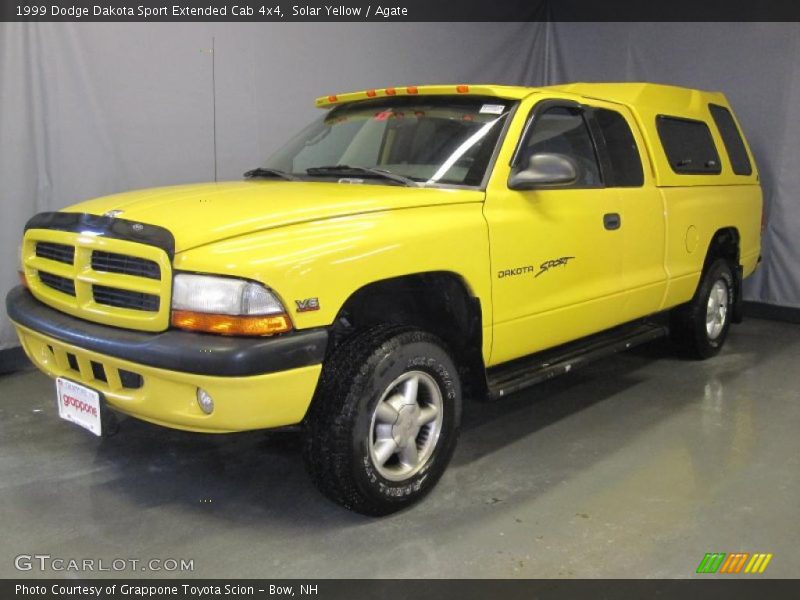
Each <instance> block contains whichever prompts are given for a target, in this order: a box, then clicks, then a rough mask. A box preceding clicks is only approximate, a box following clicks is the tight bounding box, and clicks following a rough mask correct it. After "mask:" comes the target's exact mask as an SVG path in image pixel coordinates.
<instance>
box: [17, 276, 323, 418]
mask: <svg viewBox="0 0 800 600" xmlns="http://www.w3.org/2000/svg"><path fill="white" fill-rule="evenodd" d="M6 308H7V311H8V315H9V317H10V318H11V320H12V321H13V322H14V324H15V326H16V329H17V333H18V335H19V338H20V341H21V343H22V346H23V348H24V349H25V352H26V353H27V355H28V357H29V358H30V359H31V361H33V363H34V364H35V365H36V366H37V367H38V368H39V369H41V370H42V371H44V372H45V373H47V374H48V375H50V376H51V377H66V378H68V379H72V380H74V381H78V382H80V383H82V384H83V385H86V386H88V387H91V388H93V389H96V390H98V391H100V392H101V393H102V394H103V395H104V397H105V399H106V401H107V402H108V404H109V405H110V406H111V407H112V408H114V409H116V410H118V411H120V412H122V413H125V414H128V415H131V416H133V417H137V418H139V419H142V420H145V421H150V422H152V423H157V424H159V425H164V426H167V427H173V428H176V429H185V430H189V431H199V432H208V433H223V432H231V431H245V430H250V429H265V428H271V427H281V426H285V425H293V424H296V423H299V422H300V421H302V420H303V418H304V416H305V414H306V411H307V410H308V406H309V404H310V403H311V398H312V396H313V394H314V390H315V389H316V385H317V380H318V379H319V374H320V371H321V369H322V364H321V363H322V359H323V357H324V354H325V348H326V345H327V338H328V334H327V331H326V330H324V329H316V330H309V331H301V332H295V333H292V334H287V335H283V336H280V337H275V338H227V337H222V336H215V335H207V334H196V333H189V332H182V331H165V332H163V333H147V332H140V331H130V330H125V329H117V328H114V327H108V326H105V325H98V324H96V323H89V322H87V321H84V320H82V319H77V318H74V317H71V316H69V315H66V314H64V313H61V312H58V311H56V310H53V309H51V308H49V307H47V306H46V305H44V304H42V303H41V302H39V301H38V300H36V299H35V298H34V297H33V296H32V295H31V294H30V293H29V292H28V291H27V290H26V289H25V288H23V287H21V286H20V287H17V288H15V289H13V290H12V291H11V292H10V293H9V295H8V297H7V298H6ZM198 387H202V388H203V389H204V390H206V391H207V392H208V393H209V394H210V395H211V397H212V398H213V399H214V403H215V409H214V411H213V412H212V413H211V414H210V415H206V414H205V413H203V411H202V410H200V407H199V406H198V404H197V401H196V391H197V388H198Z"/></svg>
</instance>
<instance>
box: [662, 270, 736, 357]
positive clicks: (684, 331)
mask: <svg viewBox="0 0 800 600" xmlns="http://www.w3.org/2000/svg"><path fill="white" fill-rule="evenodd" d="M717 282H722V284H723V285H724V287H725V288H726V289H727V300H726V301H727V306H726V309H725V317H724V322H723V323H722V327H721V329H720V330H719V332H718V333H717V334H716V335H715V336H714V337H712V336H710V335H709V331H708V327H707V316H708V314H707V313H708V310H709V298H710V296H711V294H712V291H714V289H715V288H714V286H715V285H716V284H717ZM736 293H737V290H736V286H735V282H734V277H733V272H732V270H731V266H730V264H729V263H728V261H726V260H725V259H722V258H718V259H716V260H715V261H713V262H712V263H711V264H710V265H709V266H708V268H707V269H706V270H705V272H704V273H703V276H702V279H701V280H700V285H699V286H698V287H697V291H696V292H695V295H694V297H693V298H692V300H691V301H690V302H688V303H686V304H684V305H681V306H678V307H676V308H675V309H673V310H672V312H671V313H670V336H671V338H672V341H673V343H674V344H675V346H676V347H677V348H678V350H679V351H680V352H681V353H682V354H684V355H686V356H688V357H691V358H695V359H699V360H703V359H706V358H711V357H712V356H715V355H716V354H717V353H719V351H720V349H721V348H722V346H723V344H724V343H725V339H726V338H727V337H728V331H729V329H730V326H731V320H732V318H733V304H734V300H735V296H734V295H735V294H736Z"/></svg>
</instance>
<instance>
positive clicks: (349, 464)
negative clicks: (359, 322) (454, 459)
mask: <svg viewBox="0 0 800 600" xmlns="http://www.w3.org/2000/svg"><path fill="white" fill-rule="evenodd" d="M460 420H461V386H460V384H459V380H458V375H457V370H456V367H455V365H454V363H453V361H452V359H451V358H450V356H449V354H448V353H447V351H446V350H445V349H444V347H443V344H442V342H441V341H440V340H439V339H438V338H436V337H435V336H433V335H431V334H429V333H426V332H423V331H419V330H416V329H409V328H398V327H390V326H378V327H375V328H372V329H370V330H367V331H364V332H362V333H361V334H359V335H356V336H354V337H353V338H352V339H350V340H348V341H347V342H345V343H344V344H343V345H342V346H340V347H339V348H337V349H336V350H335V351H334V353H333V354H332V356H331V357H330V358H329V359H328V360H327V361H326V364H325V367H324V368H323V374H322V376H321V379H320V383H319V386H318V391H317V395H316V397H315V399H314V404H313V406H312V408H311V410H310V412H309V415H308V418H307V420H306V425H307V427H306V436H307V437H306V443H305V453H304V454H305V461H306V466H307V468H308V471H309V473H310V475H311V478H312V480H313V481H314V483H315V484H316V485H317V487H319V489H320V490H321V491H322V492H323V493H324V494H325V495H326V496H328V497H329V498H331V499H332V500H334V501H335V502H338V503H339V504H341V505H343V506H345V507H346V508H349V509H351V510H354V511H356V512H360V513H363V514H368V515H385V514H389V513H392V512H395V511H397V510H400V509H402V508H405V507H406V506H409V505H411V504H413V503H414V502H417V501H418V500H420V499H421V498H422V497H423V496H424V495H425V494H427V493H428V492H429V491H430V490H431V489H432V488H433V486H434V485H435V484H436V482H437V481H438V480H439V478H440V477H441V475H442V473H443V472H444V470H445V468H446V467H447V464H448V462H449V461H450V457H451V456H452V453H453V450H454V448H455V444H456V440H457V437H458V429H459V424H460Z"/></svg>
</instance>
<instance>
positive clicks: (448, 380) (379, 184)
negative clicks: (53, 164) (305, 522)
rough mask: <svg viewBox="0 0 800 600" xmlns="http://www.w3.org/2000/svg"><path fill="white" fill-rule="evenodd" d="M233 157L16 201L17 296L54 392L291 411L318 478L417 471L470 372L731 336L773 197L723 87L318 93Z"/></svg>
mask: <svg viewBox="0 0 800 600" xmlns="http://www.w3.org/2000/svg"><path fill="white" fill-rule="evenodd" d="M316 104H317V106H319V107H320V108H322V109H324V114H323V115H322V116H321V117H320V118H319V119H318V120H317V121H315V122H314V123H312V124H311V125H310V126H309V127H307V128H306V129H304V130H303V131H301V132H300V133H299V134H298V135H297V136H296V137H295V138H294V139H292V140H290V141H289V142H288V143H287V144H286V145H285V146H284V147H283V148H282V149H280V150H279V151H278V152H276V153H275V154H274V155H273V156H272V157H271V158H269V159H268V160H267V161H266V162H265V163H264V164H263V165H262V166H260V167H258V168H255V169H253V170H251V171H248V172H247V173H245V176H244V180H242V181H234V182H227V183H207V184H202V185H185V186H177V187H165V188H159V189H151V190H143V191H134V192H127V193H122V194H116V195H113V196H108V197H104V198H99V199H96V200H90V201H87V202H83V203H81V204H77V205H75V206H71V207H69V208H66V209H64V210H61V211H58V212H49V213H41V214H38V215H36V216H34V217H33V218H31V219H30V221H29V222H28V223H27V226H26V229H25V233H24V237H23V242H22V248H21V266H20V276H21V280H22V285H20V286H19V287H17V288H15V289H14V290H12V291H11V293H10V294H9V295H8V297H7V302H6V304H7V309H8V314H9V316H10V318H11V319H12V321H13V322H14V323H15V325H16V328H17V331H18V333H19V338H20V340H21V343H22V345H23V347H24V348H25V350H26V352H27V354H28V356H29V357H30V359H31V360H32V361H33V362H34V363H35V364H36V365H37V366H38V367H39V368H40V369H41V370H42V371H44V372H45V373H47V374H49V375H50V376H52V377H54V378H56V388H57V398H58V411H59V415H60V416H61V417H63V418H64V419H66V420H69V421H72V422H74V423H76V424H78V425H81V426H82V427H84V428H86V429H88V430H90V431H92V432H93V433H95V434H96V435H103V434H106V433H108V432H109V431H110V430H111V429H113V428H114V414H115V413H117V412H118V413H123V414H127V415H130V416H133V417H136V418H139V419H143V420H145V421H149V422H151V423H156V424H159V425H163V426H166V427H174V428H179V429H185V430H190V431H197V432H233V431H242V430H251V429H265V428H276V427H285V426H297V425H299V426H301V428H302V430H303V431H304V432H305V439H306V442H305V450H304V454H305V459H306V463H307V465H308V470H309V473H310V474H311V477H312V478H313V480H314V482H315V483H316V484H317V485H318V486H319V488H320V489H321V490H322V491H323V492H324V493H325V494H326V495H327V496H328V497H330V498H331V499H333V500H335V501H336V502H339V503H340V504H342V505H344V506H346V507H347V508H350V509H352V510H356V511H359V512H362V513H366V514H372V515H382V514H388V513H391V512H393V511H396V510H398V509H401V508H403V507H405V506H408V505H409V504H411V503H413V502H415V501H416V500H418V499H420V498H421V497H422V496H424V495H425V494H426V493H427V492H428V491H430V489H431V488H432V487H433V486H434V485H435V483H436V482H437V480H438V479H439V477H440V476H441V475H442V473H443V471H444V469H445V467H446V466H447V464H448V462H449V460H450V457H451V455H452V453H453V450H454V447H455V444H456V439H457V437H458V431H459V423H460V418H461V411H462V397H463V396H469V397H476V398H499V397H502V396H504V395H507V394H509V393H512V392H514V391H516V390H519V389H521V388H523V387H525V386H529V385H532V384H534V383H537V382H539V381H542V380H543V379H547V378H549V377H553V376H555V375H558V374H561V373H565V372H568V371H570V370H572V369H573V368H575V367H577V366H579V365H580V364H581V363H583V362H586V361H587V360H590V359H593V358H596V357H598V356H604V355H606V354H609V353H613V352H617V351H620V350H624V349H626V348H629V347H631V346H633V345H635V344H637V343H642V342H645V341H648V340H653V339H655V338H658V337H660V336H664V335H667V334H670V335H671V336H672V338H673V339H674V340H675V343H676V346H677V347H678V348H679V349H680V350H681V351H683V352H685V353H688V354H691V355H693V356H695V357H698V358H707V357H710V356H713V355H714V354H715V353H717V352H718V351H719V349H720V347H721V346H722V344H723V343H724V341H725V338H726V336H727V334H728V329H729V326H730V324H731V323H732V322H737V321H739V320H741V286H742V280H743V278H744V277H747V276H748V275H750V274H751V273H752V272H753V271H754V270H755V268H756V266H757V264H758V261H759V259H760V236H761V221H762V199H761V189H760V186H759V180H758V173H757V171H756V168H755V164H754V160H753V157H752V154H751V152H750V150H749V148H748V146H747V143H746V142H745V140H744V138H743V136H742V133H741V129H740V127H739V125H738V124H737V122H736V119H735V118H734V116H733V113H732V111H731V109H730V106H729V104H728V102H727V100H726V99H725V96H724V95H722V94H720V93H710V92H702V91H698V90H691V89H684V88H678V87H670V86H664V85H655V84H649V83H621V84H612V83H608V84H606V83H597V84H570V85H562V86H552V87H540V88H528V87H510V86H496V85H435V86H409V87H396V88H384V89H374V90H365V91H362V92H354V93H347V94H340V95H331V96H324V97H321V98H319V99H317V101H316Z"/></svg>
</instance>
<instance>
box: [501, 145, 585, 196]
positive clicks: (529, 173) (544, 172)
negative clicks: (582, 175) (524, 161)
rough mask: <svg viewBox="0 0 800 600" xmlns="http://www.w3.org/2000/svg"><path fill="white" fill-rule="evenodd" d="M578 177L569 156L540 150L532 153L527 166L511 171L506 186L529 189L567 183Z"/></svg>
mask: <svg viewBox="0 0 800 600" xmlns="http://www.w3.org/2000/svg"><path fill="white" fill-rule="evenodd" d="M577 179H578V169H577V167H576V166H575V163H574V162H573V160H572V159H571V158H569V157H568V156H565V155H563V154H551V153H548V152H541V153H539V154H534V155H533V156H531V158H530V160H529V161H528V166H527V167H526V168H525V169H523V170H522V171H518V172H516V173H512V175H511V177H509V178H508V187H509V188H510V189H512V190H530V189H533V188H536V187H540V186H551V185H568V184H571V183H575V181H576V180H577Z"/></svg>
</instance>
